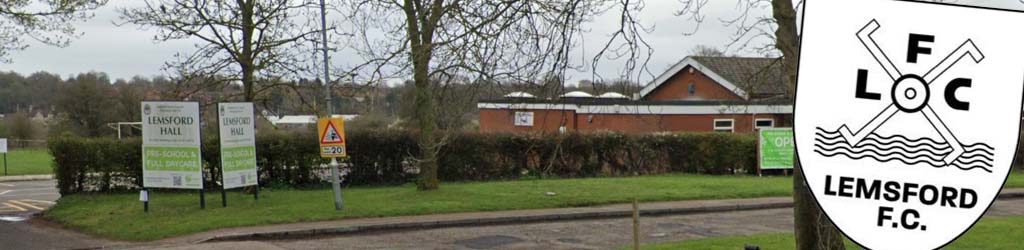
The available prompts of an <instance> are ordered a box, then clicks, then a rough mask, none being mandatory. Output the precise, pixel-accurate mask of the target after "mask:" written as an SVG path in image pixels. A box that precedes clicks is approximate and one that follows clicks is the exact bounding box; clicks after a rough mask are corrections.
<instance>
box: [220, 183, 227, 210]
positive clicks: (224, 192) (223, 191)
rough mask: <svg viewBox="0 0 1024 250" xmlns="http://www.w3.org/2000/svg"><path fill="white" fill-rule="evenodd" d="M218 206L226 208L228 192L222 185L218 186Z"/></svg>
mask: <svg viewBox="0 0 1024 250" xmlns="http://www.w3.org/2000/svg"><path fill="white" fill-rule="evenodd" d="M220 206H221V207H228V191H227V188H224V184H221V185H220Z"/></svg>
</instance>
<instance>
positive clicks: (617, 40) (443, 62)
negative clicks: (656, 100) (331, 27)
mask: <svg viewBox="0 0 1024 250" xmlns="http://www.w3.org/2000/svg"><path fill="white" fill-rule="evenodd" d="M637 2H639V1H631V0H620V1H611V0H570V1H550V0H506V1H459V0H401V1H397V0H396V1H375V0H361V1H349V2H347V5H346V6H347V7H346V8H344V10H343V12H345V16H346V17H347V19H348V21H349V22H350V24H351V29H352V30H351V32H350V33H352V34H353V37H352V38H351V39H350V40H351V41H353V42H352V44H350V45H349V46H350V48H351V49H352V50H353V51H355V52H356V53H357V54H358V55H359V56H361V57H363V58H364V59H365V61H366V63H363V64H360V65H355V66H353V69H352V70H353V71H359V72H360V74H359V75H360V76H364V77H367V78H371V79H380V78H388V77H394V76H402V75H412V78H413V79H412V80H413V86H414V92H415V98H414V100H415V106H414V108H415V110H414V111H413V118H414V120H415V124H416V126H415V127H416V128H417V129H418V131H419V135H420V136H419V144H420V148H421V152H420V154H419V155H418V157H417V159H418V166H419V168H420V178H419V180H418V182H417V186H418V188H419V189H421V190H431V189H436V188H438V185H439V181H438V178H437V167H438V166H437V156H438V150H440V149H441V145H443V144H444V142H445V141H446V137H447V134H445V133H444V131H439V130H438V128H439V125H438V123H439V122H440V121H439V119H438V114H439V113H440V112H441V110H442V109H443V105H439V98H438V97H439V96H442V93H445V91H452V90H453V89H465V88H453V86H458V85H465V84H478V83H522V82H541V81H545V80H548V79H558V81H557V82H559V83H562V82H564V76H565V71H566V70H567V69H569V68H572V67H580V66H581V65H573V64H571V63H570V53H571V52H572V48H573V47H574V46H575V45H576V42H578V39H579V38H580V34H581V32H582V28H581V25H582V24H583V23H584V22H586V21H589V18H590V17H593V16H595V15H597V14H599V13H602V12H604V11H607V10H609V9H613V8H611V7H609V6H620V7H621V8H618V9H617V10H620V11H621V14H622V19H621V20H622V22H621V23H622V25H623V28H622V29H621V30H620V31H619V32H617V33H615V34H613V36H612V39H610V41H609V42H608V44H607V45H606V46H605V48H604V49H602V50H601V51H600V53H598V54H599V55H602V54H604V53H605V52H609V53H608V54H610V55H613V56H615V57H625V58H626V59H627V64H628V66H629V68H633V67H636V65H641V64H642V63H638V62H639V61H638V60H637V58H642V56H641V55H638V54H637V53H636V51H637V50H636V49H635V48H639V47H642V46H645V45H644V44H646V43H643V42H642V41H638V40H636V38H639V37H640V36H639V35H638V34H636V33H637V32H641V30H642V29H640V28H637V27H638V23H637V22H636V20H635V18H634V16H633V15H634V14H636V13H635V12H636V11H638V10H639V9H640V8H642V6H639V5H637ZM602 58H603V57H599V58H595V59H594V62H595V64H596V63H597V62H598V61H601V59H602ZM371 81H373V80H371ZM467 94H472V93H462V95H467ZM449 127H454V126H449Z"/></svg>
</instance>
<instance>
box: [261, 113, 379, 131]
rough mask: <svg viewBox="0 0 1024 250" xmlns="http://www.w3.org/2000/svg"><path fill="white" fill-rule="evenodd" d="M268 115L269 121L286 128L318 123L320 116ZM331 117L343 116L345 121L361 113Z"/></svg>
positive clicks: (340, 116)
mask: <svg viewBox="0 0 1024 250" xmlns="http://www.w3.org/2000/svg"><path fill="white" fill-rule="evenodd" d="M266 117H267V121H269V122H270V124H273V125H274V126H277V127H285V128H289V127H303V126H309V125H316V122H317V120H318V119H319V118H320V117H317V116H315V115H283V116H275V115H267V116H266ZM331 117H333V118H342V119H344V120H345V121H350V120H352V119H355V118H356V117H359V115H332V116H331Z"/></svg>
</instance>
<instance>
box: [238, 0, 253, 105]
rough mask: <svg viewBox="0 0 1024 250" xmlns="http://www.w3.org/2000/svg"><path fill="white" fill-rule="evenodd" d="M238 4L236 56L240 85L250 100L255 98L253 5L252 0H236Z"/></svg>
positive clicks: (248, 100) (247, 99)
mask: <svg viewBox="0 0 1024 250" xmlns="http://www.w3.org/2000/svg"><path fill="white" fill-rule="evenodd" d="M238 6H240V7H242V54H241V55H240V56H239V57H238V58H239V60H241V66H242V87H243V88H244V89H245V101H246V102H251V101H253V100H255V99H256V94H255V93H253V85H254V84H255V79H253V78H254V75H255V72H256V68H255V62H254V58H256V56H255V55H253V52H252V37H253V34H254V33H255V30H256V25H255V24H253V20H252V17H253V8H255V6H254V2H253V1H252V0H238Z"/></svg>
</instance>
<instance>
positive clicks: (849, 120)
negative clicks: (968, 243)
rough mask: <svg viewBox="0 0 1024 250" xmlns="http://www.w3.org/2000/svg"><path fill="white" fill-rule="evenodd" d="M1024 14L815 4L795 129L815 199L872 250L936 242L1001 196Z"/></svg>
mask: <svg viewBox="0 0 1024 250" xmlns="http://www.w3.org/2000/svg"><path fill="white" fill-rule="evenodd" d="M1021 23H1024V13H1020V12H1016V11H1009V10H997V9H986V8H977V7H965V6H956V5H949V4H939V3H931V2H910V1H892V0H832V1H823V0H808V1H805V2H804V15H803V25H802V29H803V31H802V34H801V35H802V41H801V51H800V64H799V76H798V79H797V92H796V105H795V110H794V137H795V139H796V149H797V154H798V155H799V161H800V164H801V166H802V169H803V173H804V176H805V177H806V181H807V185H808V186H809V187H810V189H811V191H812V193H813V194H814V197H815V200H816V201H817V202H818V204H819V205H820V206H821V207H822V209H823V210H824V211H825V214H827V215H828V218H829V219H831V220H832V222H834V223H835V225H836V226H838V227H839V229H840V231H842V232H843V233H844V234H846V235H847V236H848V237H849V238H850V239H852V240H853V241H855V242H857V243H858V244H860V245H862V246H864V247H867V248H870V249H936V248H940V247H942V246H945V245H946V244H949V243H950V242H952V241H953V240H955V239H956V238H957V237H959V236H960V235H962V234H963V233H964V232H966V231H967V230H968V229H969V228H970V227H971V226H972V225H974V223H975V222H977V220H978V219H979V218H980V217H981V216H982V215H983V214H984V213H985V210H987V209H988V207H990V206H991V204H992V202H993V200H994V199H995V197H996V195H997V194H998V193H999V191H1000V189H1001V188H1002V186H1003V183H1004V181H1005V180H1006V177H1007V174H1008V173H1009V170H1010V164H1011V162H1012V159H1013V158H1014V154H1015V153H1016V145H1017V138H1018V137H1017V134H1018V131H1020V128H1021V126H1020V125H1021V124H1020V120H1021V119H1020V118H1021V116H1020V114H1021V108H1022V107H1021V106H1022V105H1021V100H1022V98H1021V93H1022V91H1024V61H1022V60H1021V58H1024V46H1021V44H1024V32H1016V31H1012V30H1008V29H1006V28H1005V27H1010V26H1013V25H1017V24H1021Z"/></svg>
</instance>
